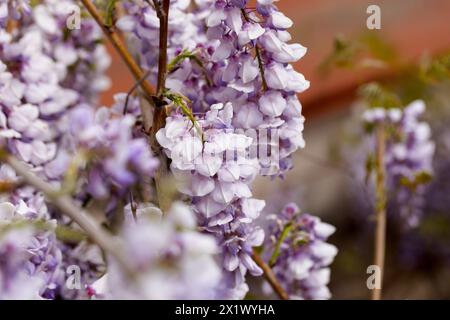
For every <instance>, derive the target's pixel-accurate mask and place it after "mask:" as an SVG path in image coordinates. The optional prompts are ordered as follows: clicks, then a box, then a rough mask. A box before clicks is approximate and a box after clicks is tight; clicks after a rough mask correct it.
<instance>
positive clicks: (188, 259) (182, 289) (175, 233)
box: [90, 202, 222, 300]
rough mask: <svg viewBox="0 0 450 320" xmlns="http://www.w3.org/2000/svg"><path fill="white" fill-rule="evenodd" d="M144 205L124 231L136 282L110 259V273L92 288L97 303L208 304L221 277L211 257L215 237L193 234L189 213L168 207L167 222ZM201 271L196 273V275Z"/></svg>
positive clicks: (214, 251)
mask: <svg viewBox="0 0 450 320" xmlns="http://www.w3.org/2000/svg"><path fill="white" fill-rule="evenodd" d="M161 215H162V213H161V211H160V210H159V209H157V208H155V207H151V206H148V207H147V208H146V209H142V210H139V212H138V213H137V217H136V219H135V220H133V219H129V220H128V223H126V224H125V226H124V229H123V230H122V238H123V240H124V244H125V253H126V255H127V256H128V257H129V259H130V261H132V262H133V264H134V266H135V269H136V275H135V277H131V278H130V277H129V276H126V274H125V273H124V271H123V270H121V269H120V266H119V265H118V264H117V263H116V262H115V260H114V259H112V258H111V259H110V261H109V264H108V272H107V273H106V275H105V276H103V277H102V278H101V279H99V280H98V281H97V282H95V283H94V284H93V285H92V286H91V287H90V292H91V295H92V296H93V297H95V298H101V299H167V300H179V299H212V298H214V297H215V295H216V290H217V285H218V284H219V282H220V280H221V277H222V274H221V272H220V268H219V266H218V265H217V263H216V261H215V259H214V256H215V255H216V254H217V251H218V248H217V245H216V242H215V241H214V238H213V237H211V236H209V235H205V234H202V233H200V232H198V231H197V230H196V228H197V222H196V219H195V215H194V213H193V212H192V211H191V210H190V208H189V207H188V206H187V205H185V204H183V203H180V202H176V203H174V204H173V205H172V207H171V209H170V210H169V212H167V217H166V218H165V219H161ZM199 271H200V272H199Z"/></svg>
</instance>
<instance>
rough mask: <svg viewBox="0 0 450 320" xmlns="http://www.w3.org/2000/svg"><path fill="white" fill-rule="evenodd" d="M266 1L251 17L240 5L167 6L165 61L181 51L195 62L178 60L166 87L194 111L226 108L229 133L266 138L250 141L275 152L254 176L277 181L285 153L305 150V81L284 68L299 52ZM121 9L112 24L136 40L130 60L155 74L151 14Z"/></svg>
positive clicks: (139, 7) (286, 24)
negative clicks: (231, 115)
mask: <svg viewBox="0 0 450 320" xmlns="http://www.w3.org/2000/svg"><path fill="white" fill-rule="evenodd" d="M272 2H273V1H258V3H257V11H256V12H252V11H250V10H249V9H247V8H246V5H247V1H224V0H218V1H211V0H206V1H200V0H197V1H180V0H177V1H174V2H173V3H171V10H175V11H176V13H173V14H172V19H169V30H170V36H169V47H170V48H172V49H170V50H169V58H170V59H172V60H173V59H176V57H178V56H180V55H183V53H185V52H186V51H187V52H190V53H191V54H192V55H194V56H195V59H180V60H181V61H179V63H178V64H177V65H176V67H175V68H174V70H171V73H170V74H169V76H168V79H167V87H168V89H170V90H172V91H174V92H177V93H181V94H183V95H184V96H186V97H187V98H188V99H189V100H190V101H191V104H192V109H193V110H194V112H195V113H205V112H207V111H208V110H209V107H210V106H211V105H214V104H217V103H224V102H231V103H232V104H233V108H234V112H235V116H234V118H233V127H234V128H236V129H254V130H257V131H258V130H265V131H269V132H271V134H272V135H273V137H274V138H273V139H271V140H270V142H268V141H267V139H262V140H261V141H255V143H258V144H260V145H263V146H262V148H268V149H271V150H272V152H273V153H278V157H277V158H278V161H271V162H270V163H261V173H262V174H264V175H282V174H283V173H285V172H286V171H287V170H289V169H291V167H292V164H291V160H290V155H291V154H292V153H294V152H295V151H296V150H297V149H298V148H303V147H304V145H305V142H304V140H303V135H302V132H303V126H304V117H303V116H302V115H301V111H302V110H301V109H302V107H301V104H300V102H299V101H298V98H297V96H296V94H297V93H300V92H303V91H304V90H306V89H307V88H308V87H309V82H308V81H306V80H305V78H304V77H303V75H301V74H300V73H298V72H296V71H295V70H294V69H293V67H292V65H291V63H294V62H296V61H298V60H299V59H301V58H302V57H303V56H304V54H305V53H306V48H304V47H303V46H301V45H299V44H289V41H290V40H291V36H290V34H289V32H288V31H287V29H289V28H290V27H291V26H292V25H293V23H292V21H291V20H290V19H289V18H287V17H286V16H284V15H283V13H281V12H280V11H279V10H278V9H277V7H276V6H275V5H274V4H273V3H272ZM126 8H128V10H127V12H128V15H127V16H125V17H123V18H122V19H121V20H119V21H118V26H119V28H121V29H122V30H124V31H128V32H131V36H130V38H131V40H130V41H132V42H133V43H134V41H136V39H138V40H139V43H140V46H138V47H137V48H136V54H138V55H139V56H140V57H141V59H140V61H141V65H142V66H143V68H149V66H153V68H154V69H151V68H150V69H151V71H152V70H153V71H154V72H153V74H156V68H155V66H156V65H157V64H156V63H155V62H156V61H157V52H158V45H159V44H158V42H157V35H158V33H159V22H158V18H157V13H156V11H155V9H154V8H152V7H151V6H149V5H148V4H146V3H142V2H141V1H131V2H130V3H128V5H126ZM172 8H173V9H172ZM169 17H170V16H169ZM205 30H206V32H205ZM187 39H188V40H187ZM275 137H276V138H275ZM268 144H269V145H268Z"/></svg>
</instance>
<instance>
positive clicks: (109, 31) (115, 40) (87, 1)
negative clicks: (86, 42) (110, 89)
mask: <svg viewBox="0 0 450 320" xmlns="http://www.w3.org/2000/svg"><path fill="white" fill-rule="evenodd" d="M81 2H82V3H83V5H84V6H85V7H86V9H87V10H88V11H89V13H90V14H91V15H92V17H93V18H94V20H95V21H96V22H97V24H98V25H99V26H100V27H101V28H102V30H103V32H104V33H105V35H106V36H107V37H108V39H109V40H110V41H111V43H112V45H113V46H114V48H115V49H116V50H117V52H118V53H119V55H120V57H121V58H122V60H123V61H124V62H125V63H126V65H127V66H128V68H129V69H130V71H131V73H132V74H133V76H134V77H135V79H136V80H137V81H138V83H139V84H140V86H141V88H142V90H143V92H144V94H145V96H146V99H145V101H147V102H148V103H149V104H150V107H153V110H154V113H152V112H151V109H150V108H149V106H148V105H147V104H146V103H141V104H140V107H141V113H142V116H143V120H144V129H145V131H146V132H147V133H149V134H150V145H151V147H152V150H153V151H154V152H155V153H156V154H157V156H158V158H159V160H160V166H159V168H158V170H157V172H156V174H155V185H156V186H157V188H156V189H157V194H158V200H159V201H158V202H159V205H160V207H161V209H162V210H163V211H165V210H167V209H168V207H169V206H170V204H169V201H168V200H167V201H166V200H164V196H163V194H162V191H161V190H163V189H164V188H163V187H162V185H163V183H164V182H163V181H162V180H164V178H165V177H166V176H167V174H168V159H167V157H166V156H165V155H164V153H163V152H162V151H161V147H160V146H159V144H158V141H157V140H156V138H155V135H156V133H157V132H158V130H159V129H161V128H163V127H164V126H165V120H166V115H167V112H166V108H165V106H163V105H161V101H160V99H155V98H156V97H155V90H154V88H153V87H152V86H151V85H150V83H149V82H148V81H146V80H145V79H146V75H145V74H144V72H143V71H142V69H141V68H140V67H139V65H138V64H137V62H136V61H135V60H134V59H133V57H132V55H131V54H130V52H129V51H128V50H127V48H126V47H125V45H124V44H123V42H122V40H121V38H120V36H119V35H118V33H117V32H116V31H115V29H114V27H108V26H107V25H105V23H104V21H103V19H102V17H101V15H100V14H99V12H98V11H97V8H96V7H95V6H94V5H93V4H92V2H91V0H81ZM147 2H148V3H150V2H149V1H147ZM169 5H170V0H165V1H164V3H163V9H166V16H167V17H168V13H169ZM166 23H167V25H165V27H164V30H165V33H161V37H163V38H164V39H166V42H167V37H168V34H167V32H168V19H167V22H166ZM161 42H163V41H161ZM165 47H166V48H167V45H166V46H165ZM166 51H167V50H166ZM166 63H167V58H166ZM162 69H163V70H164V68H162ZM165 69H167V66H166V67H165ZM158 79H159V77H158ZM159 86H160V87H162V88H164V86H165V83H163V82H161V83H160V84H159Z"/></svg>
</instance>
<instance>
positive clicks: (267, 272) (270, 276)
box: [252, 251, 289, 300]
mask: <svg viewBox="0 0 450 320" xmlns="http://www.w3.org/2000/svg"><path fill="white" fill-rule="evenodd" d="M252 258H253V260H254V261H255V262H256V264H257V265H258V266H259V267H260V268H261V269H262V270H263V271H264V278H266V280H267V282H269V284H270V286H271V287H272V289H273V290H274V291H275V292H276V294H277V295H278V296H279V297H280V298H281V299H282V300H289V295H288V294H287V292H286V291H285V290H284V289H283V287H282V286H281V284H280V282H278V279H277V277H276V276H275V274H274V273H273V271H272V269H271V268H270V267H269V266H268V265H267V264H266V263H265V262H264V261H263V259H261V257H260V256H259V254H258V253H256V252H255V251H254V252H253V254H252Z"/></svg>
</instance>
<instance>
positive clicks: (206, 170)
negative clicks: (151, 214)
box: [156, 103, 265, 298]
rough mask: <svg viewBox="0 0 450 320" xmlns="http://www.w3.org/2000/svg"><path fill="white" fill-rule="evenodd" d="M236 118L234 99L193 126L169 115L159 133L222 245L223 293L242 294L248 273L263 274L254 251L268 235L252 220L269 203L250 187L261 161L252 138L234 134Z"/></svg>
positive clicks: (183, 187)
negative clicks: (253, 153) (250, 151)
mask: <svg viewBox="0 0 450 320" xmlns="http://www.w3.org/2000/svg"><path fill="white" fill-rule="evenodd" d="M232 119H233V106H232V105H231V104H230V103H228V104H226V105H225V106H224V105H223V104H216V105H213V106H211V111H208V112H207V113H206V115H205V118H202V119H198V121H197V122H196V125H195V126H194V127H193V125H192V123H191V122H189V120H188V119H186V118H185V117H184V116H181V115H177V114H175V115H174V116H172V117H169V118H168V119H167V125H166V127H165V128H163V129H161V130H160V131H159V132H158V133H157V135H156V137H157V139H158V142H159V143H160V144H161V146H162V147H163V148H164V149H165V151H166V154H167V156H168V157H169V158H170V159H171V160H172V163H171V170H172V172H173V174H174V176H175V179H176V180H177V185H178V188H179V190H180V191H181V192H183V193H184V194H186V195H188V196H190V197H191V202H192V205H193V209H194V211H195V212H196V213H197V215H198V220H199V224H200V226H201V227H202V228H203V229H204V230H205V231H208V232H209V233H212V234H214V235H215V236H216V238H217V239H218V241H219V244H220V245H221V248H222V250H223V251H222V254H223V266H224V269H225V270H226V271H227V272H228V273H230V274H229V275H227V279H226V280H227V281H226V284H224V285H223V286H224V289H223V293H222V295H223V296H225V297H230V298H231V297H234V298H243V297H244V295H245V293H246V290H245V288H246V285H245V275H246V273H247V271H249V272H250V273H251V274H253V275H261V274H262V270H261V269H260V268H259V267H258V266H257V265H256V263H255V262H254V261H253V260H252V258H251V254H252V247H254V246H259V245H261V244H262V241H263V239H264V233H263V231H262V230H261V229H260V228H257V227H253V226H252V222H253V220H254V219H256V218H258V216H259V214H260V212H261V211H262V209H263V208H264V206H265V202H264V201H262V200H257V199H253V198H252V192H251V190H250V184H251V183H252V182H253V180H254V178H255V176H256V175H257V174H258V172H259V164H258V161H256V160H254V159H249V158H248V157H247V156H246V155H247V153H246V151H247V148H249V147H250V145H251V144H252V139H251V138H249V137H247V136H246V135H243V134H237V133H235V132H234V130H233V128H232V126H231V121H232ZM236 290H237V291H239V294H238V293H237V292H236Z"/></svg>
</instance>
